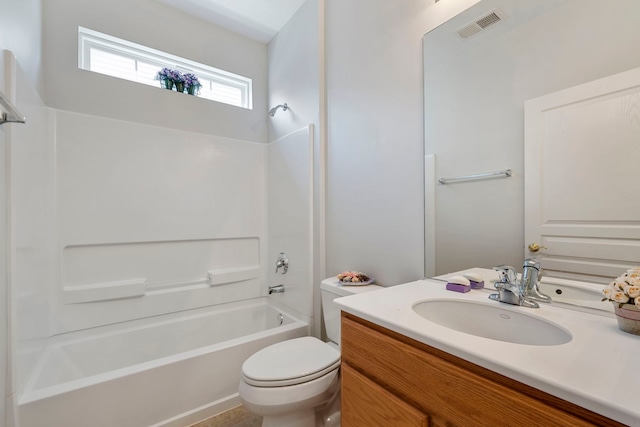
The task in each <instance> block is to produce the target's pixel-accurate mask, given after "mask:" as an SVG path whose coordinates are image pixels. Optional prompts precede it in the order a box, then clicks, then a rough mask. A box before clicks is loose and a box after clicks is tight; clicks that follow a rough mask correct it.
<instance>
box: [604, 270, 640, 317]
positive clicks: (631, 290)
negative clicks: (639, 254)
mask: <svg viewBox="0 0 640 427" xmlns="http://www.w3.org/2000/svg"><path fill="white" fill-rule="evenodd" d="M602 294H603V295H604V298H602V301H611V302H616V303H618V304H619V306H620V307H622V306H623V305H624V304H635V306H636V307H638V308H640V267H634V268H630V269H629V270H627V272H626V273H624V274H623V275H622V276H619V277H616V278H615V280H614V281H613V282H611V283H609V284H608V285H607V286H606V287H605V288H604V289H603V290H602Z"/></svg>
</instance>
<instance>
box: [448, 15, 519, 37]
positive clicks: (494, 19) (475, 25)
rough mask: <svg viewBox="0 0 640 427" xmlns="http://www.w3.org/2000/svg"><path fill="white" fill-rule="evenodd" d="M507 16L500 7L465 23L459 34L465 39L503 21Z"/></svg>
mask: <svg viewBox="0 0 640 427" xmlns="http://www.w3.org/2000/svg"><path fill="white" fill-rule="evenodd" d="M506 17H507V16H506V15H505V14H504V12H502V11H501V10H499V9H493V10H492V11H491V12H489V13H486V14H484V15H482V16H481V17H480V18H477V19H475V20H474V21H473V22H472V23H470V24H467V25H465V26H464V27H462V28H460V29H459V30H458V35H459V36H460V37H461V38H463V39H468V38H471V37H473V36H475V35H476V34H478V33H480V32H481V31H483V30H486V29H487V28H489V27H491V26H493V25H495V24H497V23H498V22H500V21H503V20H504V19H505V18H506Z"/></svg>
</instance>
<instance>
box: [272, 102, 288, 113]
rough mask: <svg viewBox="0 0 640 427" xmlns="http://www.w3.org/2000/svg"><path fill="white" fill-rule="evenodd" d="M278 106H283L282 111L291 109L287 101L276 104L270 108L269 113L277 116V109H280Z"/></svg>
mask: <svg viewBox="0 0 640 427" xmlns="http://www.w3.org/2000/svg"><path fill="white" fill-rule="evenodd" d="M278 108H282V111H287V110H288V109H289V106H288V105H287V103H286V102H285V103H284V104H280V105H276V106H275V107H273V108H272V109H270V110H269V115H270V116H271V117H273V116H275V115H276V111H278Z"/></svg>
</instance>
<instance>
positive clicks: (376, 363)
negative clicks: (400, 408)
mask: <svg viewBox="0 0 640 427" xmlns="http://www.w3.org/2000/svg"><path fill="white" fill-rule="evenodd" d="M341 352H342V361H343V363H344V364H345V365H347V366H348V367H350V368H352V369H354V370H357V371H358V372H360V373H361V374H362V375H364V376H366V377H368V378H369V379H370V380H371V381H372V382H374V383H377V385H379V386H381V387H382V388H383V389H384V390H386V391H387V392H388V393H391V394H393V395H395V396H396V397H398V398H400V399H402V400H403V401H405V402H406V403H408V404H409V405H410V406H412V407H414V408H417V409H419V410H420V411H423V412H424V413H426V414H428V415H429V416H430V417H431V418H432V424H431V425H449V426H451V425H456V426H483V425H490V426H515V425H532V426H533V425H535V426H545V427H546V426H563V427H564V426H593V425H611V426H620V425H621V424H619V423H617V422H615V421H613V420H610V419H609V418H606V417H603V416H601V415H598V414H595V413H593V412H591V411H588V410H586V409H584V408H581V407H579V406H577V405H574V404H572V403H569V402H566V401H564V400H562V399H558V398H556V397H554V396H551V395H549V394H547V393H544V392H541V391H539V390H537V389H535V388H532V387H529V386H527V385H524V384H522V383H519V382H517V381H515V380H511V379H509V378H506V377H504V376H502V375H499V374H496V373H495V372H492V371H489V370H487V369H484V368H482V367H480V366H477V365H474V364H472V363H470V362H467V361H464V360H462V359H459V358H457V357H455V356H452V355H450V354H448V353H445V352H443V351H440V350H437V349H435V348H432V347H430V346H427V345H425V344H422V343H419V342H417V341H414V340H412V339H410V338H407V337H405V336H402V335H400V334H397V333H395V332H392V331H389V330H387V329H385V328H382V327H380V326H377V325H374V324H372V323H370V322H367V321H365V320H362V319H360V318H358V317H356V316H353V315H350V314H346V313H343V314H342V343H341ZM343 392H344V393H345V396H343V399H349V396H348V394H349V393H350V391H349V390H348V389H347V390H343ZM343 409H344V408H343ZM346 409H347V411H346V413H345V416H347V419H348V416H349V415H348V408H346ZM349 425H356V424H346V423H345V424H344V426H345V427H348V426H349Z"/></svg>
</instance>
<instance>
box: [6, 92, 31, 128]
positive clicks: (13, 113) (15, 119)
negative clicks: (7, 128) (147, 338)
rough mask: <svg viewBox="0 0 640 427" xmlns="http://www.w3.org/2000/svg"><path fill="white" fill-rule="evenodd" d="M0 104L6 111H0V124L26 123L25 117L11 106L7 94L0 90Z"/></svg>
mask: <svg viewBox="0 0 640 427" xmlns="http://www.w3.org/2000/svg"><path fill="white" fill-rule="evenodd" d="M0 105H2V108H3V109H4V110H6V111H2V112H0V125H3V124H5V123H26V122H27V119H26V118H25V117H24V116H23V115H22V114H20V112H19V111H18V109H17V108H16V107H14V106H13V104H12V103H11V102H10V101H9V99H8V98H7V96H6V95H5V94H4V93H2V91H1V90H0Z"/></svg>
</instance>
